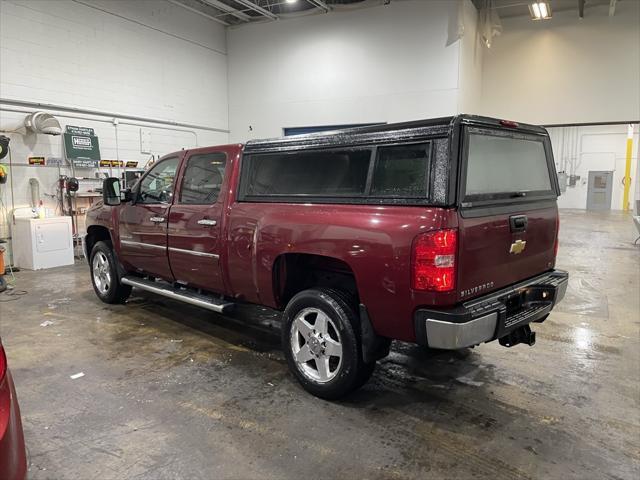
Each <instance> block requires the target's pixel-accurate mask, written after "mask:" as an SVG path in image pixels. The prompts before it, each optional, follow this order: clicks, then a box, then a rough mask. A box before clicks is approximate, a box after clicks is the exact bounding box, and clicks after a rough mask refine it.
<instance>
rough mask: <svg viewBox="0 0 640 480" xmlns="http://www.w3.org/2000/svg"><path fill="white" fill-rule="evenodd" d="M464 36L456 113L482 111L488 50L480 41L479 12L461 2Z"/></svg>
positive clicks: (461, 48) (467, 3)
mask: <svg viewBox="0 0 640 480" xmlns="http://www.w3.org/2000/svg"><path fill="white" fill-rule="evenodd" d="M461 3H462V5H461V7H462V8H461V14H462V25H463V30H464V32H463V36H462V39H461V40H460V43H459V45H458V47H459V49H460V57H459V68H458V109H457V112H456V113H473V114H478V113H480V111H481V108H482V105H481V97H482V66H483V61H484V51H485V50H486V48H485V47H484V46H483V45H482V43H481V41H480V32H479V30H478V11H477V10H476V8H475V7H474V6H473V4H472V3H471V2H469V1H465V2H461Z"/></svg>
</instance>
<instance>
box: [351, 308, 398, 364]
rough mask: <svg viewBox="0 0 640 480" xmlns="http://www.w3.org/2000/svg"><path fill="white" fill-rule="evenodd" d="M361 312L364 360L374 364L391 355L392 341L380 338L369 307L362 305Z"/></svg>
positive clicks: (361, 338)
mask: <svg viewBox="0 0 640 480" xmlns="http://www.w3.org/2000/svg"><path fill="white" fill-rule="evenodd" d="M359 310H360V341H361V343H362V360H363V361H364V362H365V363H372V362H375V361H376V360H380V359H381V358H384V357H386V356H387V355H389V347H390V346H391V339H389V338H386V337H381V336H379V335H378V334H377V333H376V331H375V330H374V329H373V325H372V324H371V320H370V319H369V313H368V312H367V307H365V306H364V305H363V304H362V303H361V304H360V306H359Z"/></svg>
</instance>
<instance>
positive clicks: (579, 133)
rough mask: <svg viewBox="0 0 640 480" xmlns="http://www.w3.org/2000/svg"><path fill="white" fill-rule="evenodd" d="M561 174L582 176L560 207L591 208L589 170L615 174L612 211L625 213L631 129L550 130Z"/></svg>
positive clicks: (634, 167) (633, 193)
mask: <svg viewBox="0 0 640 480" xmlns="http://www.w3.org/2000/svg"><path fill="white" fill-rule="evenodd" d="M549 135H550V136H551V142H552V145H553V152H554V157H555V162H556V169H557V170H558V171H565V172H566V173H567V174H568V175H579V176H580V179H579V180H578V181H577V183H576V185H575V186H573V187H567V190H566V192H564V193H563V194H562V195H561V196H560V199H559V201H558V206H559V207H560V208H581V209H584V208H587V190H588V180H589V171H590V170H592V171H612V172H613V185H612V187H613V188H612V194H611V209H612V210H622V207H623V204H622V196H623V184H622V180H623V178H624V169H625V164H626V148H627V126H626V125H603V126H585V127H555V128H549ZM639 141H640V137H639V135H638V125H636V126H635V134H634V136H633V151H632V161H631V180H632V182H631V191H630V195H629V201H630V203H631V205H630V206H631V209H632V210H633V209H634V203H635V199H636V198H638V193H640V192H637V190H636V189H637V176H638V172H639V169H638V142H639Z"/></svg>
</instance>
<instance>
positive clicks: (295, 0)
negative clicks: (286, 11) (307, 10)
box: [287, 0, 298, 3]
mask: <svg viewBox="0 0 640 480" xmlns="http://www.w3.org/2000/svg"><path fill="white" fill-rule="evenodd" d="M297 1H298V0H287V3H296V2H297Z"/></svg>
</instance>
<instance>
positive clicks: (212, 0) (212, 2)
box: [199, 0, 251, 22]
mask: <svg viewBox="0 0 640 480" xmlns="http://www.w3.org/2000/svg"><path fill="white" fill-rule="evenodd" d="M199 1H200V2H201V3H205V4H207V5H209V6H210V7H214V8H217V9H218V10H222V11H223V12H225V13H228V14H229V15H233V16H234V17H236V18H238V19H240V20H242V21H243V22H248V21H250V20H251V17H250V16H249V15H247V14H246V13H243V12H241V11H240V10H236V9H235V8H233V7H232V6H231V5H227V4H226V3H223V2H221V1H220V0H199Z"/></svg>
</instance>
